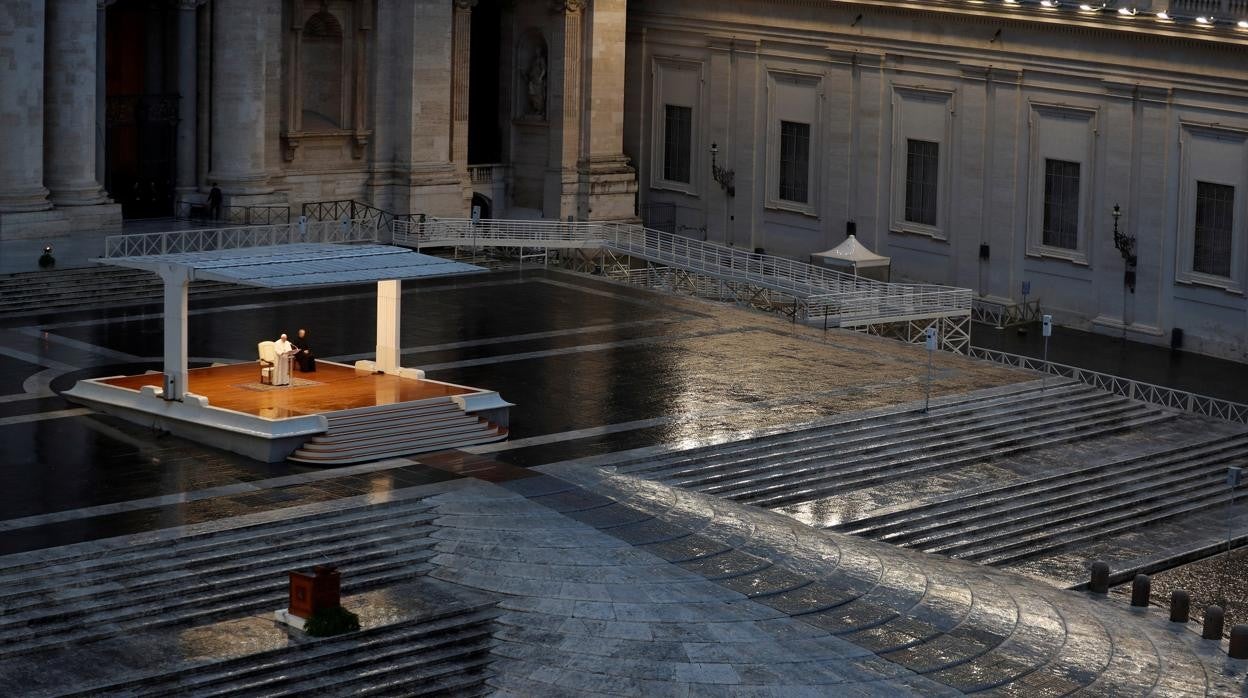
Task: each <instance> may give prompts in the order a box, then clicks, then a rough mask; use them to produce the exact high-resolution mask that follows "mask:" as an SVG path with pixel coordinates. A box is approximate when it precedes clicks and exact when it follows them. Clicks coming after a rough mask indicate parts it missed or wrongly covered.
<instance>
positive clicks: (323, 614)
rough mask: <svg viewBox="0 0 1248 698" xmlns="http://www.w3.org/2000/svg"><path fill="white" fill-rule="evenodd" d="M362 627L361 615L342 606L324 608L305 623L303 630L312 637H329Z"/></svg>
mask: <svg viewBox="0 0 1248 698" xmlns="http://www.w3.org/2000/svg"><path fill="white" fill-rule="evenodd" d="M359 629H360V617H359V616H357V615H355V614H354V613H352V612H350V611H348V610H347V609H345V608H343V607H342V606H334V607H333V608H322V609H321V610H319V611H317V612H316V613H313V614H312V617H311V618H309V619H308V622H307V623H306V624H304V626H303V630H304V632H306V633H307V634H309V635H311V636H312V637H329V636H331V635H341V634H343V633H353V632H355V631H357V630H359Z"/></svg>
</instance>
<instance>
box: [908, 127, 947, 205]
mask: <svg viewBox="0 0 1248 698" xmlns="http://www.w3.org/2000/svg"><path fill="white" fill-rule="evenodd" d="M939 164H940V144H939V143H933V142H931V141H918V140H915V139H913V138H907V139H906V216H905V217H906V220H907V221H909V222H911V223H921V224H923V225H936V191H937V186H936V185H937V179H936V178H937V176H938V175H937V172H938V171H939Z"/></svg>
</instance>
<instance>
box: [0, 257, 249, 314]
mask: <svg viewBox="0 0 1248 698" xmlns="http://www.w3.org/2000/svg"><path fill="white" fill-rule="evenodd" d="M246 292H248V289H246V288H243V287H240V286H234V285H231V284H223V283H217V282H213V281H197V282H195V283H193V284H191V287H190V293H191V294H192V295H193V296H199V297H213V298H215V297H221V296H229V295H237V294H241V293H246ZM163 293H164V285H163V284H162V282H161V280H160V277H158V276H156V275H155V274H152V273H150V272H146V271H141V270H138V269H124V268H121V267H107V266H94V267H83V268H79V269H59V270H49V271H35V272H21V273H17V274H4V275H0V317H22V316H28V315H39V314H43V313H50V312H57V311H67V310H83V309H89V308H102V307H114V306H120V305H137V304H144V303H159V302H160V301H161V297H162V294H163Z"/></svg>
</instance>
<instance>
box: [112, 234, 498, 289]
mask: <svg viewBox="0 0 1248 698" xmlns="http://www.w3.org/2000/svg"><path fill="white" fill-rule="evenodd" d="M99 261H101V262H104V263H106V264H114V265H117V266H121V267H130V268H132V269H146V270H148V271H159V269H160V267H161V266H162V265H170V264H172V265H176V266H182V267H186V268H187V269H188V270H189V271H190V278H191V280H192V281H195V280H202V281H224V282H227V283H232V284H241V285H244V286H256V287H259V288H274V289H293V288H306V287H311V286H343V285H347V284H365V283H374V282H377V281H388V280H391V279H424V278H429V277H435V276H449V275H452V274H471V273H476V272H484V271H487V270H486V269H485V268H483V267H478V266H475V265H472V264H464V263H462V262H454V261H451V260H448V259H442V258H441V257H433V256H430V255H427V254H420V253H418V252H413V251H411V250H408V249H406V248H403V247H394V246H392V245H339V244H330V243H298V244H290V245H273V246H269V247H243V248H235V249H228V250H211V251H207V252H182V253H175V254H163V255H150V256H136V257H110V258H107V259H102V260H99Z"/></svg>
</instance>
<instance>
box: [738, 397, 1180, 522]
mask: <svg viewBox="0 0 1248 698" xmlns="http://www.w3.org/2000/svg"><path fill="white" fill-rule="evenodd" d="M1171 418H1173V415H1170V414H1165V413H1157V412H1152V411H1148V410H1140V411H1138V412H1135V413H1130V414H1127V415H1125V416H1124V415H1115V416H1112V417H1108V418H1105V419H1100V420H1094V421H1091V422H1078V423H1075V424H1073V425H1072V424H1065V425H1061V426H1059V427H1055V428H1050V429H1046V430H1044V431H1039V432H1036V431H1032V432H1028V435H1027V436H1019V435H1014V436H1011V437H1009V438H1005V439H998V440H996V441H994V442H991V443H988V444H984V443H975V442H971V443H970V444H968V445H964V446H960V447H958V448H955V449H953V450H952V451H951V452H946V453H942V454H941V455H942V456H944V457H943V458H942V459H939V460H929V459H928V456H927V455H926V454H923V455H920V456H917V457H911V458H907V459H901V461H900V462H896V461H894V462H890V463H885V464H880V465H877V466H872V467H869V468H865V469H861V468H860V469H859V472H857V473H856V474H855V475H854V477H852V478H844V477H838V476H836V475H834V476H832V477H813V476H812V477H808V478H804V479H803V481H801V482H800V483H787V484H786V486H785V487H784V488H772V490H771V491H770V492H766V493H747V494H746V495H745V496H742V495H735V496H733V497H731V498H732V499H736V500H738V501H746V502H749V503H751V504H755V505H758V506H764V507H768V508H776V507H781V506H784V505H786V504H793V503H798V502H806V501H810V500H812V499H818V498H821V497H827V496H830V495H833V494H839V493H842V492H845V491H847V490H853V489H861V488H863V487H868V486H871V485H877V484H881V483H883V482H887V481H889V480H893V479H895V478H897V477H901V476H915V475H922V474H929V473H933V472H938V471H941V470H948V469H951V468H955V467H959V466H963V465H967V464H970V463H974V462H976V461H981V460H987V459H990V458H996V457H999V456H1003V455H1007V454H1011V453H1017V452H1019V451H1024V450H1027V449H1030V448H1035V447H1040V446H1046V445H1049V444H1052V443H1053V442H1054V439H1060V440H1061V441H1077V440H1081V439H1088V438H1092V437H1095V436H1100V435H1103V434H1110V433H1114V432H1118V431H1124V430H1128V429H1135V428H1140V427H1144V426H1148V425H1151V424H1155V423H1157V422H1161V421H1165V420H1167V419H1171ZM906 463H908V464H909V465H905V464H906ZM899 465H902V466H904V467H898V466H899ZM872 471H874V472H872ZM794 487H801V489H796V490H795V489H794Z"/></svg>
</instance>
